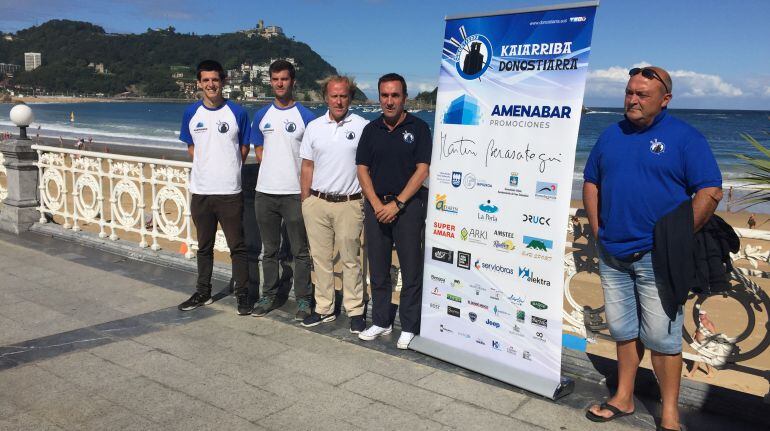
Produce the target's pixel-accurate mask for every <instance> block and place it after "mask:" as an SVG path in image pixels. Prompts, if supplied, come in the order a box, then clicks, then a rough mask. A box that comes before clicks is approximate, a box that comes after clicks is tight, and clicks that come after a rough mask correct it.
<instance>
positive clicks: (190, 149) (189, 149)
mask: <svg viewBox="0 0 770 431" xmlns="http://www.w3.org/2000/svg"><path fill="white" fill-rule="evenodd" d="M187 154H189V155H190V160H193V159H195V145H188V146H187Z"/></svg>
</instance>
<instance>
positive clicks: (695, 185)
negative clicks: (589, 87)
mask: <svg viewBox="0 0 770 431" xmlns="http://www.w3.org/2000/svg"><path fill="white" fill-rule="evenodd" d="M583 178H584V179H585V181H587V182H590V183H593V184H596V185H598V186H599V239H600V240H601V243H602V245H604V247H605V249H606V250H607V251H608V252H609V253H610V254H611V255H613V256H615V257H626V256H629V255H631V254H633V253H637V252H645V251H648V250H651V249H652V244H653V232H654V229H655V223H656V222H657V221H658V220H659V219H660V218H661V217H662V216H664V215H665V214H666V213H668V212H670V211H672V210H674V209H675V208H676V207H677V206H679V205H680V204H681V203H682V202H684V201H686V200H687V199H689V198H690V197H691V196H692V195H693V194H694V193H695V192H697V191H698V190H700V189H702V188H705V187H721V186H722V174H721V172H720V171H719V167H718V166H717V162H716V160H715V159H714V155H713V154H712V152H711V148H709V145H708V142H706V138H705V137H704V136H703V135H701V134H700V132H698V131H697V130H695V128H693V127H692V126H690V125H689V124H687V123H685V122H683V121H681V120H679V119H677V118H675V117H673V116H671V115H669V114H668V113H667V111H666V110H663V111H662V112H661V113H660V114H658V116H657V117H655V120H654V121H653V123H652V124H651V125H650V126H649V127H648V128H646V129H643V130H637V129H635V128H634V126H633V124H632V123H631V122H629V121H628V120H626V119H624V120H622V121H620V122H619V123H617V124H614V125H612V126H610V127H608V128H607V129H606V130H605V131H604V132H603V133H602V135H601V136H600V137H599V139H598V140H597V141H596V145H594V147H593V149H592V150H591V154H590V155H589V156H588V161H587V162H586V167H585V170H584V171H583Z"/></svg>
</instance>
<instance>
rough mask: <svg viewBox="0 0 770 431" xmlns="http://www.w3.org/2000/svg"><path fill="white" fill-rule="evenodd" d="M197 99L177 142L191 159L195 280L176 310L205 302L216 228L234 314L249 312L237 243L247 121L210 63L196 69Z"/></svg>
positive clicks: (242, 254) (243, 263) (222, 74)
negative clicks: (223, 246)
mask: <svg viewBox="0 0 770 431" xmlns="http://www.w3.org/2000/svg"><path fill="white" fill-rule="evenodd" d="M197 78H198V88H199V89H200V90H201V94H202V96H203V98H202V100H200V101H198V102H196V103H193V104H192V105H190V106H189V107H188V108H187V109H186V110H185V112H184V117H183V119H182V130H181V132H180V133H179V139H180V140H181V141H182V142H184V143H186V144H187V151H188V153H189V154H190V157H191V158H192V160H193V166H192V170H191V172H190V193H192V198H191V200H190V213H191V215H192V221H193V223H194V224H195V229H196V231H197V240H198V253H197V261H198V281H197V283H196V291H195V293H194V294H193V295H192V296H191V297H190V299H188V300H187V301H185V302H183V303H181V304H179V309H180V310H182V311H188V310H193V309H195V308H198V307H200V306H202V305H208V304H211V302H212V299H211V273H212V270H213V268H214V237H215V235H216V232H217V223H219V224H220V225H221V226H222V231H223V232H224V234H225V239H226V241H227V246H228V247H229V248H230V257H231V259H232V272H233V279H234V280H235V295H236V301H237V308H238V314H239V315H242V316H243V315H248V314H251V307H250V306H249V303H248V290H247V283H248V279H249V272H248V267H247V265H246V244H245V243H244V240H243V224H242V221H241V217H242V213H243V201H242V199H243V198H242V196H241V165H242V164H243V161H244V160H245V159H246V156H248V154H249V144H248V137H249V131H250V128H249V117H248V114H247V113H246V111H245V110H244V109H243V108H241V107H240V106H238V105H236V104H235V103H233V102H231V101H229V100H226V99H225V98H224V97H223V96H222V86H223V85H224V81H225V71H224V69H223V68H222V65H221V64H219V63H218V62H216V61H214V60H205V61H202V62H201V63H200V64H199V65H198V67H197Z"/></svg>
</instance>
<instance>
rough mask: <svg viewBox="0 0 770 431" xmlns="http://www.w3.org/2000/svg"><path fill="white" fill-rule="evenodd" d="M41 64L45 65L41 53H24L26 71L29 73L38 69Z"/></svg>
mask: <svg viewBox="0 0 770 431" xmlns="http://www.w3.org/2000/svg"><path fill="white" fill-rule="evenodd" d="M41 64H43V57H42V55H40V53H39V52H25V53H24V70H26V71H27V72H29V71H30V70H35V69H37V68H38V67H40V65H41Z"/></svg>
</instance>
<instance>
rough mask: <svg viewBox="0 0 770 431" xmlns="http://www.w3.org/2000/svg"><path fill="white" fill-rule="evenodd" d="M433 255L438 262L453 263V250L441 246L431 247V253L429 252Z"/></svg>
mask: <svg viewBox="0 0 770 431" xmlns="http://www.w3.org/2000/svg"><path fill="white" fill-rule="evenodd" d="M431 255H432V256H433V260H437V261H439V262H444V263H449V264H452V263H454V252H453V251H449V250H446V249H443V248H438V247H433V253H431Z"/></svg>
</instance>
